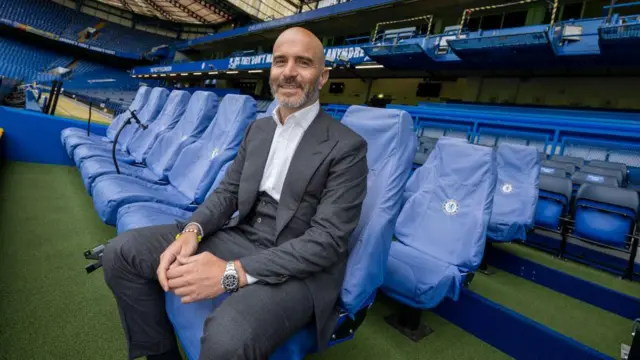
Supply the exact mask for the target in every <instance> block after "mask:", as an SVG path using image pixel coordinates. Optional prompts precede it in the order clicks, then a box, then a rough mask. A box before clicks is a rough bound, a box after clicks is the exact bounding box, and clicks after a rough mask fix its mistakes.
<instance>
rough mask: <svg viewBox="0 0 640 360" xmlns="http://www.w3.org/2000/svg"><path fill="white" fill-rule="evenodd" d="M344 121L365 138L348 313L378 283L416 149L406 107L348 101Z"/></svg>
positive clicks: (347, 282)
mask: <svg viewBox="0 0 640 360" xmlns="http://www.w3.org/2000/svg"><path fill="white" fill-rule="evenodd" d="M342 123H343V124H344V125H346V126H348V127H349V128H351V129H352V130H353V131H355V132H356V133H358V134H359V135H360V136H362V137H363V138H364V139H365V140H366V141H367V145H368V147H367V164H368V167H369V174H368V176H367V194H366V197H365V199H364V203H363V205H362V213H361V215H360V221H359V222H358V227H357V228H356V230H355V231H354V232H353V234H352V235H351V239H350V242H349V249H350V253H349V260H348V263H347V272H346V276H345V279H344V282H343V285H342V292H341V301H342V305H343V308H344V309H345V310H347V312H348V313H349V314H351V315H354V314H355V313H356V312H357V311H359V310H360V309H362V308H363V307H364V306H365V305H367V300H371V299H372V297H373V295H374V294H375V292H376V290H377V289H378V288H379V287H380V286H381V285H382V282H383V280H384V274H385V271H386V265H387V258H388V257H389V249H390V247H391V240H392V238H393V232H394V225H395V221H396V218H397V215H398V213H399V212H400V207H401V196H402V191H403V189H404V186H405V184H406V181H407V179H408V177H409V173H410V171H411V165H412V160H413V156H414V153H415V149H416V137H415V135H414V129H413V120H412V119H411V116H410V115H409V114H408V113H407V112H406V111H401V110H392V109H379V108H369V107H364V106H351V107H349V108H348V109H347V112H346V113H345V114H344V116H343V118H342Z"/></svg>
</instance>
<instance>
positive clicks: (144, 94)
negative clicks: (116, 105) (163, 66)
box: [107, 86, 151, 141]
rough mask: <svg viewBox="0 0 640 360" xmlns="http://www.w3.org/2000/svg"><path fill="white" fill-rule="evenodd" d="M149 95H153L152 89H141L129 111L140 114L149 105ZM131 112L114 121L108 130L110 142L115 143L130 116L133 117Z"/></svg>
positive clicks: (143, 87) (119, 116)
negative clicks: (117, 134)
mask: <svg viewBox="0 0 640 360" xmlns="http://www.w3.org/2000/svg"><path fill="white" fill-rule="evenodd" d="M149 95H151V88H149V87H147V86H142V87H140V88H139V89H138V92H137V93H136V97H135V98H134V99H133V102H131V105H129V108H128V109H129V110H130V111H134V110H135V111H136V113H137V112H140V110H142V108H143V107H144V106H145V105H146V104H147V99H149ZM130 111H125V112H123V113H122V114H120V115H118V116H116V117H115V118H114V119H113V121H112V122H111V125H109V127H108V128H107V138H108V139H109V140H111V141H113V140H114V139H115V138H116V133H117V132H118V130H119V129H120V127H121V126H122V124H123V123H124V122H125V121H126V120H127V119H128V118H129V116H131V114H130Z"/></svg>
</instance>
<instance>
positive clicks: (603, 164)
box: [589, 160, 627, 181]
mask: <svg viewBox="0 0 640 360" xmlns="http://www.w3.org/2000/svg"><path fill="white" fill-rule="evenodd" d="M589 166H595V167H599V168H603V169H614V170H618V171H620V172H621V173H622V180H623V181H624V179H625V178H626V177H627V165H626V164H623V163H619V162H609V161H602V160H591V161H589Z"/></svg>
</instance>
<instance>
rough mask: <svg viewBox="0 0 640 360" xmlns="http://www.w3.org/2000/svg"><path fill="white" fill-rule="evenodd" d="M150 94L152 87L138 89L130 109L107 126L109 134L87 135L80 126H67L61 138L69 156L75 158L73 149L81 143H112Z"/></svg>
mask: <svg viewBox="0 0 640 360" xmlns="http://www.w3.org/2000/svg"><path fill="white" fill-rule="evenodd" d="M149 95H151V88H148V87H146V86H143V87H141V88H140V89H138V92H137V93H136V97H135V98H134V100H133V102H132V103H131V105H130V106H129V111H126V112H124V113H122V114H120V115H118V116H117V117H115V118H114V119H113V121H112V122H111V125H109V127H108V128H107V136H97V135H93V134H91V135H89V136H87V130H84V129H80V128H67V129H64V130H62V132H61V134H60V140H61V141H62V145H64V147H65V148H66V150H67V154H68V155H69V157H70V158H72V159H73V151H74V150H75V148H76V147H78V146H80V145H84V144H102V143H112V142H113V140H114V139H115V136H116V133H117V132H118V129H120V126H122V124H123V123H124V122H125V121H126V120H127V119H128V118H129V116H131V114H130V111H136V113H138V112H140V110H142V108H143V107H144V105H145V104H146V103H147V100H148V99H149Z"/></svg>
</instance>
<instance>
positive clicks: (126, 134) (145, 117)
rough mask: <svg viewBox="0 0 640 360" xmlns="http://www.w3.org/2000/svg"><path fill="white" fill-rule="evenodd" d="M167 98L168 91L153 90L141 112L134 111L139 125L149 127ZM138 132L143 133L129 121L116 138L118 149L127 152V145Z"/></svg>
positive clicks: (134, 123) (161, 89) (159, 88)
mask: <svg viewBox="0 0 640 360" xmlns="http://www.w3.org/2000/svg"><path fill="white" fill-rule="evenodd" d="M168 97H169V90H167V89H165V88H161V87H157V88H154V89H153V90H151V95H149V99H148V100H147V104H146V105H144V107H143V108H142V110H140V111H139V112H138V111H136V116H137V117H138V119H139V120H140V122H141V123H143V124H145V125H149V124H151V123H153V122H154V121H155V120H156V119H157V118H158V115H159V114H160V112H161V111H162V108H163V107H164V104H165V103H166V102H167V98H168ZM139 131H143V130H142V129H141V128H140V126H138V124H136V122H135V121H133V120H132V121H131V124H130V125H129V126H127V127H126V128H124V129H123V130H122V133H120V138H118V147H119V148H120V150H122V151H126V152H128V151H129V143H130V142H131V140H132V139H133V138H135V136H136V134H137V133H138V132H139Z"/></svg>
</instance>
